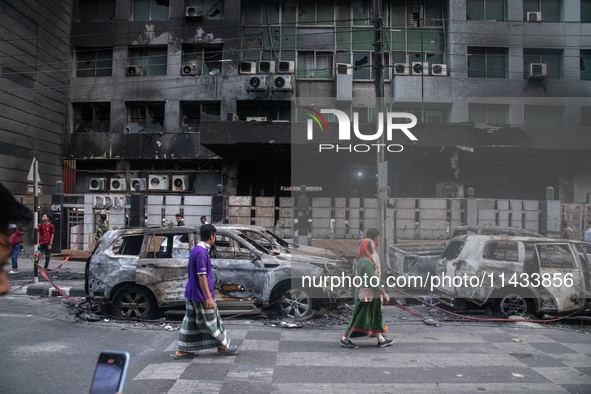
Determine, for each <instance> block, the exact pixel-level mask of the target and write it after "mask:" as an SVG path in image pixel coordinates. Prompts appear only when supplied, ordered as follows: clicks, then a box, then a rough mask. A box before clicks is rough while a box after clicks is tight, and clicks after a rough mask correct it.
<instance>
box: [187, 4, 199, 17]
mask: <svg viewBox="0 0 591 394" xmlns="http://www.w3.org/2000/svg"><path fill="white" fill-rule="evenodd" d="M185 18H203V10H202V9H201V7H195V6H188V7H187V8H186V9H185Z"/></svg>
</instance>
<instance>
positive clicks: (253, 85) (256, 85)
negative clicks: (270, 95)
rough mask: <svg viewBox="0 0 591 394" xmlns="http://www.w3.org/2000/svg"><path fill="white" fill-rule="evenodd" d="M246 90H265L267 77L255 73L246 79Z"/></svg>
mask: <svg viewBox="0 0 591 394" xmlns="http://www.w3.org/2000/svg"><path fill="white" fill-rule="evenodd" d="M248 90H267V77H266V76H265V75H257V76H256V77H252V78H250V79H249V80H248Z"/></svg>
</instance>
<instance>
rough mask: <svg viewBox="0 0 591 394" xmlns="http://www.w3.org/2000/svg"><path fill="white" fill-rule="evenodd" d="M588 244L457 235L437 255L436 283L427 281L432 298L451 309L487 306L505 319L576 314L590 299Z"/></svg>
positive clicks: (510, 237) (547, 239)
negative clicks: (431, 285)
mask: <svg viewBox="0 0 591 394" xmlns="http://www.w3.org/2000/svg"><path fill="white" fill-rule="evenodd" d="M588 246H591V245H590V244H588V243H585V242H580V241H571V240H563V239H554V238H539V237H523V236H491V235H464V236H460V237H456V238H454V239H453V240H452V241H451V242H450V243H449V244H448V245H447V247H446V248H445V250H444V251H443V253H442V255H441V259H440V260H439V262H438V264H437V270H436V273H435V278H437V279H433V277H432V278H431V279H432V280H431V281H430V283H431V284H435V286H433V288H432V295H433V297H434V298H435V299H437V300H439V301H440V302H442V303H444V304H447V305H449V306H451V307H455V308H463V307H466V306H467V305H469V304H476V305H479V306H482V305H485V304H488V305H489V306H491V307H493V308H494V309H497V310H499V311H500V312H502V313H504V314H505V315H507V316H510V315H524V314H526V313H534V314H544V313H546V314H562V313H566V312H572V311H576V310H578V309H581V308H583V307H584V306H585V305H586V303H587V302H589V300H591V277H590V274H591V266H590V264H589V256H588V255H587V253H586V247H588ZM447 277H449V278H452V279H451V280H447V279H445V280H444V278H447Z"/></svg>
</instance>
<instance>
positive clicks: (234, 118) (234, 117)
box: [228, 113, 240, 122]
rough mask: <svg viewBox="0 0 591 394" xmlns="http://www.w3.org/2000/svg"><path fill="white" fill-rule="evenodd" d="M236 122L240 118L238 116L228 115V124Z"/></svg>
mask: <svg viewBox="0 0 591 394" xmlns="http://www.w3.org/2000/svg"><path fill="white" fill-rule="evenodd" d="M237 120H240V118H239V117H238V115H236V114H235V113H229V114H228V122H235V121H237Z"/></svg>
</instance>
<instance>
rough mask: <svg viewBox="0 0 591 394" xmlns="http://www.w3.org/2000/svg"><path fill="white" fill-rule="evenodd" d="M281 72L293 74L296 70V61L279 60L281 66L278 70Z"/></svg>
mask: <svg viewBox="0 0 591 394" xmlns="http://www.w3.org/2000/svg"><path fill="white" fill-rule="evenodd" d="M277 71H278V72H279V73H280V74H293V73H294V71H295V63H294V61H293V60H279V67H278V70H277Z"/></svg>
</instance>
